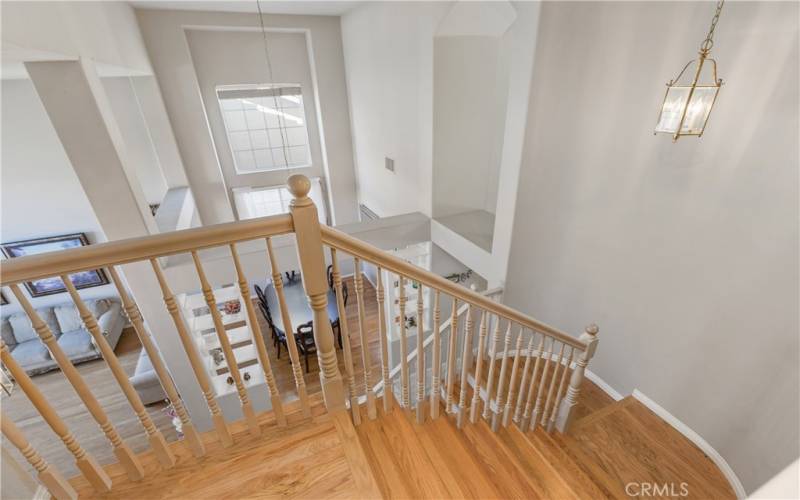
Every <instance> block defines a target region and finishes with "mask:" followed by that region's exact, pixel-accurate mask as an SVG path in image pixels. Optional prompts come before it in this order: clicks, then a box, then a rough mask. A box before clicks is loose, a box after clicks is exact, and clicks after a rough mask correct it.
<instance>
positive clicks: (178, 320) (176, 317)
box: [150, 259, 233, 447]
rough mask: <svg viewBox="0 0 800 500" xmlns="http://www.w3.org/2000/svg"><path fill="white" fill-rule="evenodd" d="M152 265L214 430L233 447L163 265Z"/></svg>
mask: <svg viewBox="0 0 800 500" xmlns="http://www.w3.org/2000/svg"><path fill="white" fill-rule="evenodd" d="M150 265H151V266H152V267H153V272H154V273H155V275H156V279H157V280H158V285H159V286H160V287H161V295H162V296H163V298H164V304H165V305H166V306H167V311H169V315H170V316H171V317H172V322H173V323H174V324H175V329H176V330H177V331H178V338H179V339H180V340H181V345H183V350H184V352H186V357H187V358H189V364H190V365H191V366H192V371H193V372H194V376H195V379H196V380H197V384H198V385H199V386H200V390H201V391H202V392H203V397H204V398H205V400H206V405H207V406H208V410H209V412H210V413H211V420H212V422H213V423H214V429H215V430H216V431H217V435H218V436H219V440H220V442H221V443H222V446H225V447H228V446H231V445H233V437H232V436H231V432H230V429H228V424H227V423H226V422H225V416H224V415H223V414H222V411H220V409H219V404H218V403H217V398H216V397H215V395H214V392H213V391H212V390H211V382H210V381H209V379H208V374H207V373H206V368H205V365H204V364H203V361H202V360H201V359H200V354H199V353H198V352H197V346H196V345H195V343H194V340H192V337H191V336H190V335H189V332H188V331H187V330H186V323H185V322H184V320H183V316H182V315H181V311H180V308H179V307H178V303H177V302H176V301H175V296H174V295H173V294H172V290H170V288H169V285H168V284H167V280H166V278H165V277H164V273H163V272H162V271H161V265H160V264H159V263H158V261H157V260H156V259H150Z"/></svg>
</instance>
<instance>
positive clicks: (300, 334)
mask: <svg viewBox="0 0 800 500" xmlns="http://www.w3.org/2000/svg"><path fill="white" fill-rule="evenodd" d="M297 340H299V341H300V343H301V344H302V345H303V346H307V345H312V344H314V322H313V321H309V322H308V323H304V324H302V325H300V326H298V327H297ZM308 340H311V342H308V343H306V341H308Z"/></svg>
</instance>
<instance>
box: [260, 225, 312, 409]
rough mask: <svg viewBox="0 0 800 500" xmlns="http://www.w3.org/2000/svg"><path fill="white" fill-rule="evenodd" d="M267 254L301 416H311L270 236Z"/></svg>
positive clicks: (281, 279) (290, 320) (279, 270)
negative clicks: (301, 410)
mask: <svg viewBox="0 0 800 500" xmlns="http://www.w3.org/2000/svg"><path fill="white" fill-rule="evenodd" d="M266 240H267V255H268V257H269V267H270V270H271V271H272V286H273V287H275V295H276V296H277V297H278V306H279V308H280V310H281V321H282V323H283V329H284V330H286V331H285V332H284V334H285V335H286V350H287V351H289V360H290V361H291V362H292V375H294V383H295V387H297V395H298V397H299V398H300V406H302V408H303V416H304V417H310V416H311V407H309V406H308V392H307V390H306V379H305V377H303V369H302V368H301V367H300V356H299V355H298V354H297V345H296V344H295V343H294V329H293V328H292V316H291V315H290V314H289V306H288V305H287V304H286V296H285V294H284V292H283V278H282V277H281V269H280V267H278V260H277V257H275V251H274V250H273V249H272V238H270V237H267V238H266Z"/></svg>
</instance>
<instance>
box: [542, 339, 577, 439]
mask: <svg viewBox="0 0 800 500" xmlns="http://www.w3.org/2000/svg"><path fill="white" fill-rule="evenodd" d="M573 354H575V348H574V347H572V346H570V348H569V357H568V358H567V364H566V366H565V367H564V370H562V372H561V381H560V382H559V383H558V390H556V400H555V402H554V403H553V411H552V412H550V413H551V414H550V421H549V422H548V424H547V432H552V431H553V427H555V425H556V415H557V414H558V407H559V405H560V404H561V398H562V397H563V395H564V384H565V382H566V381H567V372H568V371H569V367H570V366H571V365H572V356H573Z"/></svg>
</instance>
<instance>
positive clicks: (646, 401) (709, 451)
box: [633, 389, 747, 499]
mask: <svg viewBox="0 0 800 500" xmlns="http://www.w3.org/2000/svg"><path fill="white" fill-rule="evenodd" d="M633 397H634V398H636V399H637V400H638V401H639V402H640V403H642V404H643V405H645V406H646V407H648V408H649V409H650V410H652V411H653V413H655V414H656V415H658V416H659V417H661V418H662V419H663V420H664V421H665V422H667V423H668V424H669V425H671V426H672V427H674V428H675V430H677V431H678V432H680V433H681V434H683V435H684V436H685V437H686V438H687V439H688V440H689V441H691V442H693V443H694V444H696V445H697V447H698V448H700V450H702V451H703V453H705V454H706V455H708V457H709V458H711V460H713V461H714V463H715V464H716V465H717V467H719V470H721V471H722V474H723V475H724V476H725V479H727V480H728V482H729V483H730V485H731V487H732V488H733V491H734V492H735V493H736V497H737V498H739V499H744V498H746V497H747V492H745V490H744V486H742V482H741V481H739V478H738V477H737V476H736V473H735V472H733V469H732V468H731V466H730V465H729V464H728V462H726V461H725V459H724V458H722V455H720V454H719V452H718V451H717V450H715V449H714V447H713V446H711V445H710V444H709V443H708V441H706V440H705V439H703V438H702V437H701V436H700V434H698V433H696V432H695V431H693V430H692V429H691V428H690V427H689V426H688V425H686V424H684V423H683V422H681V421H680V420H678V419H677V418H676V417H675V416H674V415H673V414H672V413H670V412H668V411H667V410H666V409H664V407H662V406H661V405H659V404H658V403H656V402H655V401H653V400H652V399H650V398H649V397H647V396H645V395H644V394H643V393H642V392H641V391H640V390H639V389H634V390H633Z"/></svg>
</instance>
